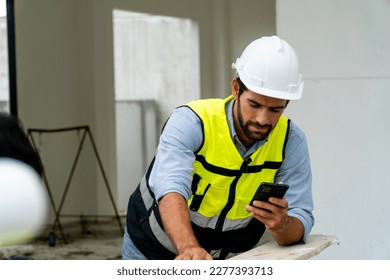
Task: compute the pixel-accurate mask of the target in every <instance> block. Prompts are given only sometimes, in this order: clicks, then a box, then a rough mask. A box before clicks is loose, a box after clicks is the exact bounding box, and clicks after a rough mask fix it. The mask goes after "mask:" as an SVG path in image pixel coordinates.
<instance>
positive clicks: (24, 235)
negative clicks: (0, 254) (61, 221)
mask: <svg viewBox="0 0 390 280" xmlns="http://www.w3.org/2000/svg"><path fill="white" fill-rule="evenodd" d="M47 202H48V200H47V197H46V192H45V189H44V185H43V181H42V179H41V177H40V176H39V175H38V173H37V172H36V171H35V170H34V169H33V168H32V167H31V166H30V165H27V164H25V163H24V162H21V161H18V160H15V159H11V158H6V157H0V247H2V246H10V245H18V244H22V243H25V242H27V241H29V240H30V239H32V238H33V237H36V236H37V235H38V233H39V232H40V231H41V230H42V229H43V226H44V223H45V221H46V215H47V209H48V207H47V206H48V204H47Z"/></svg>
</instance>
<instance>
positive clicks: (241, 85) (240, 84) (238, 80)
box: [236, 77, 248, 95]
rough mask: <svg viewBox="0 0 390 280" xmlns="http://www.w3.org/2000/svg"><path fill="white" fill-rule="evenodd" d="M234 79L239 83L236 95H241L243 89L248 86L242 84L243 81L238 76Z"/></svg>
mask: <svg viewBox="0 0 390 280" xmlns="http://www.w3.org/2000/svg"><path fill="white" fill-rule="evenodd" d="M236 81H237V83H238V85H239V87H240V88H239V90H238V95H241V94H242V93H243V92H244V91H246V90H248V88H247V87H246V85H244V83H243V82H242V81H241V79H240V77H237V78H236Z"/></svg>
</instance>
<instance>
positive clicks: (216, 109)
mask: <svg viewBox="0 0 390 280" xmlns="http://www.w3.org/2000/svg"><path fill="white" fill-rule="evenodd" d="M232 98H233V96H230V97H228V98H226V99H225V100H223V99H208V100H198V101H193V102H190V103H188V104H187V105H188V107H189V108H191V109H192V110H193V111H194V112H195V113H196V114H197V115H198V116H199V118H200V119H201V121H202V124H203V136H204V139H203V144H202V146H201V148H200V149H199V151H198V152H197V153H196V160H195V162H194V164H193V167H194V170H193V182H192V192H193V195H192V196H191V198H190V199H189V201H188V205H189V208H190V210H191V211H190V212H191V219H192V222H194V223H195V224H196V225H198V226H200V227H203V228H205V227H207V228H213V229H216V230H220V231H227V230H233V229H237V228H242V227H244V226H246V225H247V224H248V223H249V221H250V220H251V218H252V217H251V214H250V213H249V212H247V211H246V209H245V206H246V205H248V204H249V202H250V200H251V198H252V197H253V194H254V193H255V191H256V189H257V187H258V186H259V185H260V183H261V182H273V181H274V177H275V174H276V172H277V171H278V169H279V167H280V165H281V163H282V161H283V157H284V154H283V152H284V147H285V142H286V139H287V133H288V126H289V120H288V119H287V118H286V117H284V116H281V117H280V119H279V121H278V123H277V125H276V126H275V128H274V129H273V130H272V132H271V133H270V135H269V137H268V140H267V141H266V142H265V143H264V145H263V146H261V147H260V148H259V149H258V150H256V151H255V152H254V153H253V154H252V155H251V156H250V158H248V159H243V158H242V157H241V155H240V154H239V152H238V151H237V149H236V147H235V145H234V143H233V140H232V138H231V134H230V130H229V126H228V121H227V117H226V111H225V107H226V104H227V102H229V101H230V100H231V99H232Z"/></svg>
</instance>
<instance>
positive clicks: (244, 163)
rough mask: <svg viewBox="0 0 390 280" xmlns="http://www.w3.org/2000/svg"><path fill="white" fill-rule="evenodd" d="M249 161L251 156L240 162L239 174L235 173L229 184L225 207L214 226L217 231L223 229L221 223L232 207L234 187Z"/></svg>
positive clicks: (234, 193)
mask: <svg viewBox="0 0 390 280" xmlns="http://www.w3.org/2000/svg"><path fill="white" fill-rule="evenodd" d="M251 161H252V159H251V158H247V159H245V160H244V161H243V163H242V164H241V167H240V172H239V174H237V176H236V178H234V180H233V182H232V183H231V185H230V188H229V196H228V201H227V203H226V205H225V207H224V208H223V209H222V211H221V214H220V215H219V217H218V220H217V224H216V226H215V229H216V230H218V231H222V229H223V224H224V222H225V218H226V215H227V213H228V212H229V211H230V209H232V207H233V205H234V200H235V197H236V187H237V183H238V180H239V179H240V178H241V176H242V174H243V173H245V172H246V171H247V166H248V165H249V163H250V162H251Z"/></svg>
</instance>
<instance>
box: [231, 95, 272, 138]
mask: <svg viewBox="0 0 390 280" xmlns="http://www.w3.org/2000/svg"><path fill="white" fill-rule="evenodd" d="M237 105H238V108H237V113H238V122H239V124H240V127H241V129H242V131H243V132H244V135H245V137H246V138H248V139H250V140H252V141H254V142H255V141H261V140H264V139H266V138H267V137H268V135H269V134H270V133H271V131H272V128H273V126H272V125H271V124H266V125H261V124H260V123H258V122H257V121H251V120H249V121H247V122H245V121H244V118H243V116H242V112H241V104H240V98H238V100H237ZM251 126H253V127H255V128H261V129H265V130H264V132H260V131H251V130H250V127H251Z"/></svg>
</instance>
